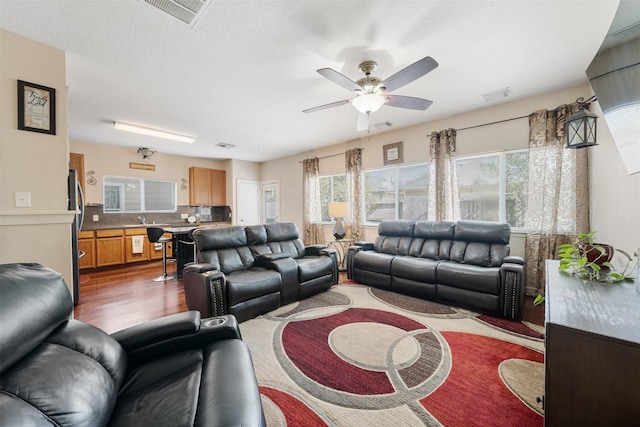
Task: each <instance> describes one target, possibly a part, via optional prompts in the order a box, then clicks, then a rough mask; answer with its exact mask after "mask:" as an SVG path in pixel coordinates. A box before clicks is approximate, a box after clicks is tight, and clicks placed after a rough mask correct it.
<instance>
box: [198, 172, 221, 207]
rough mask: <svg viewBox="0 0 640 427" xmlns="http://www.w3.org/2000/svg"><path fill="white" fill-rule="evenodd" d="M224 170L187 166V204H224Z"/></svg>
mask: <svg viewBox="0 0 640 427" xmlns="http://www.w3.org/2000/svg"><path fill="white" fill-rule="evenodd" d="M226 189H227V175H226V171H224V170H218V169H207V168H199V167H191V168H189V204H190V205H191V206H225V205H226V204H227V193H226Z"/></svg>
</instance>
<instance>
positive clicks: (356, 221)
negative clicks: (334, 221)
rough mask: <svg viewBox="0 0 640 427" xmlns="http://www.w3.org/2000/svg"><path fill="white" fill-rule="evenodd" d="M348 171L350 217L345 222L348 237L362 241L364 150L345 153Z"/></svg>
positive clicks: (356, 149)
mask: <svg viewBox="0 0 640 427" xmlns="http://www.w3.org/2000/svg"><path fill="white" fill-rule="evenodd" d="M344 166H345V171H346V189H345V190H346V193H347V194H346V196H347V197H346V199H347V203H348V205H349V216H348V217H347V218H346V220H345V230H346V231H347V237H348V238H350V239H353V240H354V241H356V242H357V241H360V240H362V239H363V237H364V229H363V228H362V148H354V149H352V150H348V151H346V152H345V153H344Z"/></svg>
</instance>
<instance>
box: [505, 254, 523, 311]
mask: <svg viewBox="0 0 640 427" xmlns="http://www.w3.org/2000/svg"><path fill="white" fill-rule="evenodd" d="M511 258H513V259H511ZM521 259H522V258H520V257H506V258H505V262H504V263H503V264H502V265H501V266H500V281H501V283H500V287H501V294H500V311H501V313H502V315H503V316H504V317H506V318H508V319H515V320H520V319H522V314H523V310H524V295H525V288H526V281H527V276H526V268H525V265H524V261H522V263H520V260H521Z"/></svg>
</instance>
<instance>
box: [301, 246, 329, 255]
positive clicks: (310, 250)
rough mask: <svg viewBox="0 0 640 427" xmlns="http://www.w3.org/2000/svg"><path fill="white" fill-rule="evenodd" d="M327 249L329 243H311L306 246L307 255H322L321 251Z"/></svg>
mask: <svg viewBox="0 0 640 427" xmlns="http://www.w3.org/2000/svg"><path fill="white" fill-rule="evenodd" d="M323 249H327V245H309V246H305V247H304V251H305V255H321V254H320V251H322V250H323Z"/></svg>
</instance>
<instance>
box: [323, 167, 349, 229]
mask: <svg viewBox="0 0 640 427" xmlns="http://www.w3.org/2000/svg"><path fill="white" fill-rule="evenodd" d="M346 179H347V178H346V175H330V176H323V177H320V203H321V206H322V222H331V221H333V219H332V218H331V217H330V216H329V203H331V202H346V201H347V198H346V197H347V193H346V185H347V184H346Z"/></svg>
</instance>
